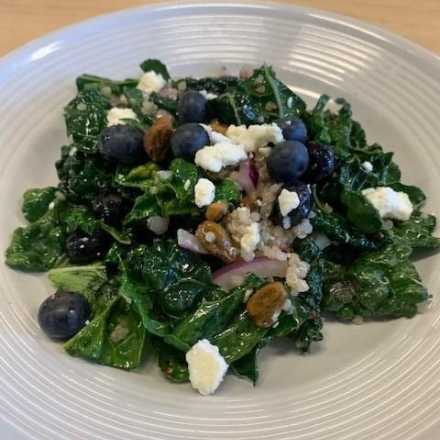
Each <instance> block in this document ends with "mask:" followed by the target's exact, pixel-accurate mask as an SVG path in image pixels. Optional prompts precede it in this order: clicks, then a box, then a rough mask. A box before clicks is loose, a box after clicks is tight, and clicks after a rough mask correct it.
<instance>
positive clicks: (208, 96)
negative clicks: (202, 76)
mask: <svg viewBox="0 0 440 440" xmlns="http://www.w3.org/2000/svg"><path fill="white" fill-rule="evenodd" d="M199 93H200V94H201V95H203V96H204V97H205V98H206V99H207V100H208V101H210V100H211V99H215V98H217V96H218V95H216V94H215V93H210V92H208V91H207V90H200V91H199Z"/></svg>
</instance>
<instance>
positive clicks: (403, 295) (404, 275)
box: [323, 239, 428, 319]
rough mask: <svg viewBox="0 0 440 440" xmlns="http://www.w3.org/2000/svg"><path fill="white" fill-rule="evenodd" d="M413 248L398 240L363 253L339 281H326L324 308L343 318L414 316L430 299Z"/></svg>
mask: <svg viewBox="0 0 440 440" xmlns="http://www.w3.org/2000/svg"><path fill="white" fill-rule="evenodd" d="M411 253H412V249H411V247H410V246H409V245H408V244H407V243H405V242H404V241H402V240H399V239H396V240H395V241H394V242H393V243H391V244H389V245H388V246H386V247H385V248H384V249H382V250H380V251H376V252H370V253H365V254H363V255H361V256H360V257H359V258H358V259H357V260H356V261H355V262H354V263H353V264H352V265H351V266H349V267H348V268H346V269H345V271H344V273H343V276H342V277H341V279H340V280H338V281H336V280H334V281H333V282H332V283H328V282H327V283H326V284H327V287H326V294H325V297H324V301H323V308H324V310H326V311H329V312H332V313H334V314H335V315H336V316H337V317H339V318H341V319H352V318H354V317H355V316H362V317H365V318H372V319H377V318H398V317H402V316H404V317H408V318H409V317H412V316H414V315H415V314H416V313H417V305H418V304H420V303H422V302H423V301H425V300H426V299H427V298H428V293H427V291H426V289H425V287H423V285H422V284H421V282H420V278H419V276H418V274H417V271H416V269H415V267H414V265H413V264H412V263H411V262H410V261H409V257H410V255H411Z"/></svg>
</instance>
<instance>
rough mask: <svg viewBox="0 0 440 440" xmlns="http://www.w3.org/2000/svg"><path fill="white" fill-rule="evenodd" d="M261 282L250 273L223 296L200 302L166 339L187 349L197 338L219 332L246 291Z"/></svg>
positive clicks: (238, 305)
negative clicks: (240, 283)
mask: <svg viewBox="0 0 440 440" xmlns="http://www.w3.org/2000/svg"><path fill="white" fill-rule="evenodd" d="M262 284H263V281H262V280H261V279H260V278H258V277H257V276H256V275H250V276H249V277H248V278H247V279H246V280H245V281H244V283H243V284H242V285H241V286H239V287H236V288H235V289H233V290H232V291H231V292H229V293H226V292H224V296H223V298H220V299H217V300H214V301H205V302H202V304H201V305H200V306H199V308H198V309H197V310H196V311H195V312H194V313H192V314H191V315H189V316H188V317H187V318H185V319H184V320H183V321H181V322H180V323H179V324H178V325H177V327H176V328H175V330H174V331H173V333H172V334H171V335H170V336H169V337H168V338H166V341H167V342H168V343H169V344H172V345H174V346H176V347H177V348H179V349H181V350H188V349H189V348H190V347H191V346H192V345H193V344H195V343H196V342H197V341H198V340H199V339H204V338H210V337H212V336H214V335H216V334H218V333H220V332H221V331H223V330H224V329H225V328H226V326H227V325H228V324H229V322H230V321H231V319H232V318H233V317H234V315H235V314H236V313H237V311H238V309H239V308H240V306H242V304H243V298H244V296H245V293H246V291H247V290H248V289H258V288H259V287H261V285H262Z"/></svg>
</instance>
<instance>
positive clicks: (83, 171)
mask: <svg viewBox="0 0 440 440" xmlns="http://www.w3.org/2000/svg"><path fill="white" fill-rule="evenodd" d="M55 166H56V169H57V174H58V178H59V180H60V183H59V187H60V189H61V191H62V192H63V193H65V194H66V195H67V197H69V198H70V199H72V200H74V201H79V202H83V201H84V202H89V201H91V200H93V199H94V198H95V197H96V196H97V195H98V194H100V193H103V192H111V191H112V188H113V180H114V178H113V176H114V170H113V166H112V165H111V164H110V163H109V162H105V161H103V160H102V158H101V157H100V156H98V155H91V154H84V153H82V152H81V151H79V150H78V148H77V146H76V145H75V144H72V145H66V146H63V147H62V148H61V159H60V160H58V161H57V162H56V164H55Z"/></svg>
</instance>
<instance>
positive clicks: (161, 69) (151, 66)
mask: <svg viewBox="0 0 440 440" xmlns="http://www.w3.org/2000/svg"><path fill="white" fill-rule="evenodd" d="M140 67H141V69H142V70H143V71H144V72H150V71H153V72H155V73H157V74H159V75H162V76H163V78H164V79H165V80H167V81H168V80H169V79H170V74H169V72H168V69H167V66H165V64H164V63H162V61H160V60H156V59H154V58H148V59H147V60H145V61H142V63H141V64H140Z"/></svg>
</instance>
